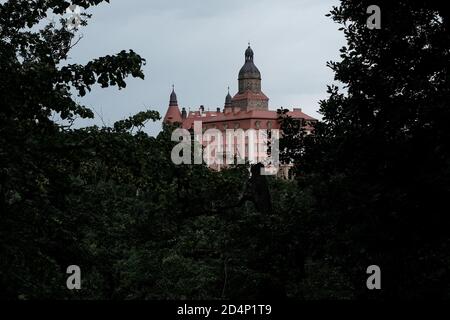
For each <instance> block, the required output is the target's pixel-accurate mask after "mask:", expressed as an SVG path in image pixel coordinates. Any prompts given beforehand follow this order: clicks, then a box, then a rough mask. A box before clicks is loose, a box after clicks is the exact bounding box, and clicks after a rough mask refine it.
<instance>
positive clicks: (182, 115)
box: [181, 108, 187, 119]
mask: <svg viewBox="0 0 450 320" xmlns="http://www.w3.org/2000/svg"><path fill="white" fill-rule="evenodd" d="M181 118H182V119H186V118H187V112H186V108H183V109H181Z"/></svg>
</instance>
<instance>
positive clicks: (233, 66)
mask: <svg viewBox="0 0 450 320" xmlns="http://www.w3.org/2000/svg"><path fill="white" fill-rule="evenodd" d="M337 4H338V1H337V0H189V1H187V0H170V1H168V0H150V1H145V0H126V1H125V0H122V1H120V0H112V1H111V4H109V5H108V4H103V5H100V6H98V7H96V8H94V9H92V10H90V11H89V13H92V14H93V17H92V19H91V20H90V22H89V26H88V27H85V28H83V29H81V31H80V33H81V34H82V35H83V40H82V41H81V42H80V43H79V44H78V45H77V46H76V47H75V48H74V49H73V50H72V52H71V60H70V63H75V62H77V63H86V62H88V61H89V60H90V59H92V58H95V57H99V56H104V55H107V54H113V53H117V52H119V51H120V50H122V49H133V50H135V51H136V52H138V53H139V54H140V55H142V56H143V57H144V58H145V59H147V65H146V66H145V69H144V72H145V76H146V78H145V80H135V79H131V78H130V79H128V87H127V88H126V89H125V90H122V91H119V90H117V89H116V88H111V89H99V88H98V89H95V90H93V91H92V92H91V93H90V94H89V95H88V96H87V97H85V98H83V99H80V102H82V103H84V104H86V105H87V106H90V107H92V108H93V109H94V110H95V112H96V113H97V114H98V115H99V116H98V117H97V119H96V120H94V121H88V122H86V121H82V122H79V123H78V125H92V124H94V123H95V124H99V125H101V124H102V121H101V120H100V116H101V117H102V118H103V121H104V122H105V123H106V124H107V125H112V124H113V123H114V122H115V121H117V120H120V119H123V118H125V117H128V116H130V115H133V114H135V113H137V112H139V111H143V110H146V109H153V110H158V111H160V113H161V115H162V116H164V114H165V111H166V109H167V106H168V102H169V95H170V91H171V86H172V84H175V89H176V92H177V95H178V102H179V105H180V106H182V107H186V108H191V110H193V109H197V108H198V107H199V106H200V105H204V106H205V108H206V109H208V108H210V109H211V110H215V109H216V108H217V107H223V104H224V100H225V96H226V94H227V87H228V86H230V88H231V93H232V95H234V94H235V93H236V92H237V87H238V82H237V77H238V72H239V69H240V68H241V67H242V65H243V63H244V51H245V49H246V48H247V43H248V41H250V42H251V45H252V48H253V50H254V51H255V64H256V65H257V66H258V68H259V69H260V71H261V73H262V78H263V82H262V87H263V91H264V93H265V94H266V95H267V96H268V97H269V98H270V108H271V109H273V110H276V109H277V108H279V107H281V106H282V107H286V108H292V107H301V108H303V110H304V111H305V112H306V113H308V114H309V115H311V116H315V117H319V115H318V113H317V110H318V101H319V100H321V99H324V98H326V97H327V94H326V85H327V84H331V83H332V82H333V73H332V72H331V70H329V69H328V68H327V67H326V62H327V61H329V60H339V48H340V47H342V46H343V45H344V37H343V34H342V33H341V32H339V31H338V30H337V29H338V28H339V26H338V25H336V24H335V23H333V21H331V19H330V18H327V17H325V14H327V13H328V12H329V11H330V9H331V7H332V6H333V5H337ZM159 130H160V124H152V125H150V126H148V128H147V131H148V132H149V133H151V134H156V133H157V132H158V131H159Z"/></svg>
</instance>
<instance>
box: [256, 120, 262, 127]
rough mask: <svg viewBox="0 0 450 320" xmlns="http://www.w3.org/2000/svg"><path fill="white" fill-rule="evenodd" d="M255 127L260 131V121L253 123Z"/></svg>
mask: <svg viewBox="0 0 450 320" xmlns="http://www.w3.org/2000/svg"><path fill="white" fill-rule="evenodd" d="M255 127H256V129H260V128H261V121H256V122H255Z"/></svg>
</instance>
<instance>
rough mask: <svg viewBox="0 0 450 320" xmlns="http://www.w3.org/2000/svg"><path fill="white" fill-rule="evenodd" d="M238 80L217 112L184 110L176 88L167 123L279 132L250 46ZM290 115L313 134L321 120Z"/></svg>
mask: <svg viewBox="0 0 450 320" xmlns="http://www.w3.org/2000/svg"><path fill="white" fill-rule="evenodd" d="M238 81H239V91H238V92H237V93H236V94H235V95H234V97H231V95H230V92H229V89H228V94H227V96H226V98H225V105H224V107H223V109H221V108H217V109H216V111H205V107H204V106H200V108H199V110H197V111H190V110H189V111H187V110H186V108H182V109H181V111H180V109H179V106H178V99H177V95H176V93H175V89H174V88H173V89H172V93H171V95H170V103H169V108H168V110H167V113H166V115H165V117H164V123H171V124H178V125H179V126H180V127H181V128H183V129H187V130H189V131H192V130H193V129H194V122H196V121H200V122H201V123H202V127H203V130H208V129H218V130H220V131H221V132H225V131H226V130H229V129H234V130H237V129H243V130H248V129H255V130H272V129H279V128H280V124H279V122H278V113H277V111H274V110H269V98H268V97H267V96H266V95H265V94H264V93H263V92H262V88H261V81H262V78H261V72H260V71H259V70H258V68H257V67H256V65H255V63H254V52H253V50H252V48H251V47H250V44H249V46H248V48H247V50H246V51H245V63H244V65H243V66H242V68H241V70H240V71H239V77H238ZM288 115H289V116H290V117H292V118H294V119H296V120H300V121H302V123H303V124H304V128H305V130H306V131H309V132H310V131H312V130H313V128H312V124H313V123H314V122H316V121H317V120H316V119H314V118H313V117H311V116H309V115H307V114H305V113H303V112H302V109H300V108H294V109H293V110H292V111H290V112H289V113H288ZM281 175H282V176H286V175H287V171H286V170H284V171H283V172H281Z"/></svg>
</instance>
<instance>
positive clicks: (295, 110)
mask: <svg viewBox="0 0 450 320" xmlns="http://www.w3.org/2000/svg"><path fill="white" fill-rule="evenodd" d="M294 112H303V111H302V108H294Z"/></svg>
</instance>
